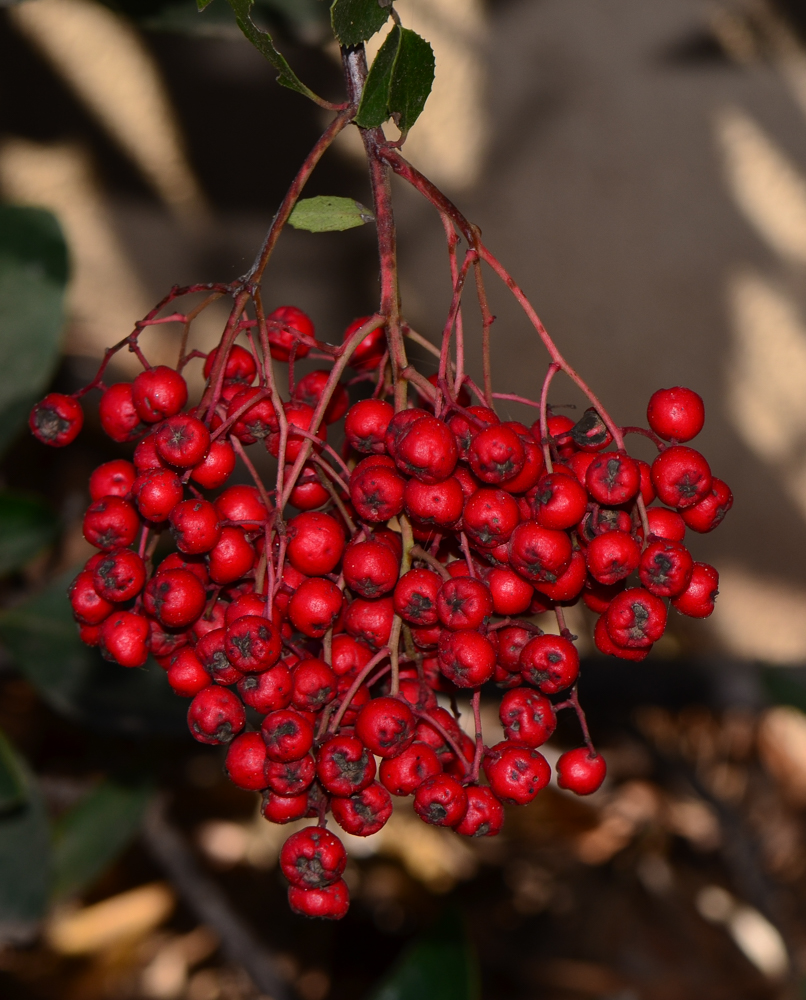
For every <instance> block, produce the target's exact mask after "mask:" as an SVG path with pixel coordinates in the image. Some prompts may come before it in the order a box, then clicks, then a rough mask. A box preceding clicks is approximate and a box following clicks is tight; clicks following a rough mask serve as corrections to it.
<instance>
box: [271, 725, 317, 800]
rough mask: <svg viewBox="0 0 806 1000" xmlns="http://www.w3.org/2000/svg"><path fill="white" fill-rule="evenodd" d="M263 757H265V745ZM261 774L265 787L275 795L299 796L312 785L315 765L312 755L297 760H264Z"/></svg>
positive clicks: (307, 754)
mask: <svg viewBox="0 0 806 1000" xmlns="http://www.w3.org/2000/svg"><path fill="white" fill-rule="evenodd" d="M258 739H260V741H261V743H263V740H262V739H261V738H260V737H258ZM263 756H264V757H265V756H266V748H265V744H264V747H263ZM263 773H264V778H265V784H266V786H267V787H268V788H270V789H271V790H272V791H273V792H274V793H275V794H276V795H300V794H301V793H302V792H304V791H306V790H307V789H308V788H310V786H311V785H312V784H313V779H314V778H315V777H316V764H315V763H314V759H313V757H312V755H311V754H309V753H306V754H305V756H304V757H300V758H299V760H287V761H279V760H266V763H265V767H264V772H263Z"/></svg>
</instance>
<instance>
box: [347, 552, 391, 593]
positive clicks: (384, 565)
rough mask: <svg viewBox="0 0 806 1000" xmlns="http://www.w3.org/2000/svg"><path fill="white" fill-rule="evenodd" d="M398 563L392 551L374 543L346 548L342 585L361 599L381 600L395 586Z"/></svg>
mask: <svg viewBox="0 0 806 1000" xmlns="http://www.w3.org/2000/svg"><path fill="white" fill-rule="evenodd" d="M399 568H400V564H399V562H398V560H397V558H396V556H395V554H394V552H392V550H391V549H390V548H389V546H388V545H385V544H384V543H383V542H376V541H374V540H370V541H366V542H357V543H354V544H352V545H348V546H347V550H346V551H345V553H344V562H343V564H342V571H343V573H344V582H345V583H346V584H347V586H348V587H349V588H350V590H353V591H355V593H357V594H360V595H361V596H362V597H369V598H372V597H380V596H381V595H382V594H387V593H389V591H390V590H393V589H394V586H395V584H396V583H397V574H398V571H399Z"/></svg>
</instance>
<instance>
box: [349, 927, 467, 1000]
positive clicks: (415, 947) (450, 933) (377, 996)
mask: <svg viewBox="0 0 806 1000" xmlns="http://www.w3.org/2000/svg"><path fill="white" fill-rule="evenodd" d="M480 997H481V990H480V986H479V976H478V968H477V963H476V957H475V954H474V952H473V947H472V945H471V943H470V941H469V939H468V937H467V931H466V930H465V926H464V922H463V920H462V917H461V915H460V914H459V913H458V912H457V911H456V910H454V909H449V910H446V911H445V913H443V915H442V917H441V918H440V919H439V921H438V922H437V924H436V925H435V926H434V927H432V928H431V929H430V930H429V931H427V932H426V933H425V934H421V935H420V936H418V937H417V938H415V940H414V941H413V942H412V944H411V945H409V947H408V948H407V949H406V950H405V951H404V952H403V955H402V956H401V958H400V959H399V960H398V962H397V963H396V965H395V967H394V968H393V969H392V971H391V972H390V973H389V975H388V976H387V977H386V978H385V979H384V980H383V982H382V983H381V984H380V986H378V987H377V988H376V989H375V990H374V991H373V992H372V993H371V994H370V996H369V997H368V998H367V1000H480Z"/></svg>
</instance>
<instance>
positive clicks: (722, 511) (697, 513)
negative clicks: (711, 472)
mask: <svg viewBox="0 0 806 1000" xmlns="http://www.w3.org/2000/svg"><path fill="white" fill-rule="evenodd" d="M732 506H733V494H732V493H731V491H730V487H729V486H728V484H727V483H724V482H722V480H721V479H717V478H716V476H713V477H712V479H711V489H710V491H709V492H708V493H707V494H706V495H705V496H704V497H703V499H702V500H700V501H698V502H697V503H695V504H694V506H693V507H686V508H685V510H683V511H682V513H681V514H680V516H681V517H682V518H683V521H684V522H685V524H686V527H688V528H691V530H692V531H699V532H700V533H702V534H705V533H706V532H708V531H713V530H714V528H718V527H719V525H720V524H722V521H723V520H724V518H725V515H726V514H727V512H728V511H729V510H730V509H731V507H732Z"/></svg>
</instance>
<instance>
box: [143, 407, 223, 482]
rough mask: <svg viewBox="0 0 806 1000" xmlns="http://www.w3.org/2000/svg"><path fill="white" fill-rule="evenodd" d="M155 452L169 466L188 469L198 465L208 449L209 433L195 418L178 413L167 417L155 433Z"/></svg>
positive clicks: (187, 414)
mask: <svg viewBox="0 0 806 1000" xmlns="http://www.w3.org/2000/svg"><path fill="white" fill-rule="evenodd" d="M156 444H157V452H158V454H159V456H160V458H162V459H163V460H164V461H166V462H168V464H169V465H175V466H176V467H177V468H179V469H189V468H190V467H191V466H194V465H198V464H199V462H201V461H202V460H203V458H204V456H205V455H206V454H207V449H208V448H209V447H210V432H209V431H208V430H207V428H206V427H205V426H204V424H203V423H202V422H201V420H198V419H197V418H196V417H192V416H191V415H190V414H189V413H180V414H177V416H175V417H169V418H168V419H167V420H166V421H165V422H164V423H163V424H160V426H159V428H158V429H157V431H156Z"/></svg>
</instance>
